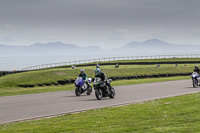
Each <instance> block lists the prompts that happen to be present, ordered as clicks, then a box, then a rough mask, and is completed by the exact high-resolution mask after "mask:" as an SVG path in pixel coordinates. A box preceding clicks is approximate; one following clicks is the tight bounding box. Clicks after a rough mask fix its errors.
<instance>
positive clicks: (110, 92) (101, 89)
mask: <svg viewBox="0 0 200 133" xmlns="http://www.w3.org/2000/svg"><path fill="white" fill-rule="evenodd" d="M106 80H107V82H108V83H111V82H112V79H106ZM93 87H94V90H95V96H96V98H97V99H98V100H101V99H102V98H103V97H110V98H114V97H115V89H114V88H113V87H111V88H110V87H108V86H107V85H106V83H105V82H103V81H101V78H99V77H97V78H95V79H94V83H93Z"/></svg>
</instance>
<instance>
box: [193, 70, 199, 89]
mask: <svg viewBox="0 0 200 133" xmlns="http://www.w3.org/2000/svg"><path fill="white" fill-rule="evenodd" d="M191 78H192V83H193V87H194V88H196V87H197V86H199V85H198V80H199V74H198V73H197V72H193V73H192V75H191Z"/></svg>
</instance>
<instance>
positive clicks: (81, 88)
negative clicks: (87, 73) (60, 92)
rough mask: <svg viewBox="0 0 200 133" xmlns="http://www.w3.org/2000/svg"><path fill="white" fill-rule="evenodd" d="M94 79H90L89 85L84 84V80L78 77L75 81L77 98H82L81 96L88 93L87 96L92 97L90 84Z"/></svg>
mask: <svg viewBox="0 0 200 133" xmlns="http://www.w3.org/2000/svg"><path fill="white" fill-rule="evenodd" d="M91 81H92V79H91V78H88V85H87V84H86V83H85V82H84V80H83V78H81V77H78V78H77V79H76V80H75V82H74V83H75V86H76V89H75V94H76V96H80V95H81V94H83V93H84V92H86V94H87V95H90V94H91V93H92V86H91V85H90V84H89V83H91Z"/></svg>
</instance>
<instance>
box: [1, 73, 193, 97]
mask: <svg viewBox="0 0 200 133" xmlns="http://www.w3.org/2000/svg"><path fill="white" fill-rule="evenodd" d="M182 79H190V77H189V76H179V77H170V78H149V79H134V80H117V81H113V82H112V83H111V84H112V86H121V85H134V84H143V83H153V82H162V81H172V80H182ZM191 85H192V84H191ZM74 89H75V87H74V84H69V85H59V86H45V87H34V88H20V87H13V88H10V87H8V88H0V97H1V96H12V95H23V94H34V93H42V92H55V91H66V90H74Z"/></svg>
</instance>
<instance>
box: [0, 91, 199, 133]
mask: <svg viewBox="0 0 200 133" xmlns="http://www.w3.org/2000/svg"><path fill="white" fill-rule="evenodd" d="M199 103H200V93H196V94H189V95H183V96H177V97H172V98H163V99H158V100H152V101H148V102H141V103H137V104H132V105H128V106H121V107H115V108H101V109H94V110H89V111H86V112H82V113H77V114H66V115H64V116H58V117H54V118H49V119H41V120H33V121H26V122H17V123H10V124H2V125H0V132H1V133H4V132H5V133H7V132H9V133H21V132H23V133H24V132H26V133H36V132H44V133H55V132H56V133H57V132H62V133H74V132H77V133H88V132H93V133H94V132H96V133H97V132H99V133H108V132H109V133H122V132H152V133H154V132H158V133H168V132H187V133H188V132H200V121H199V119H200V115H199V114H200V109H199V108H200V104H199Z"/></svg>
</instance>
